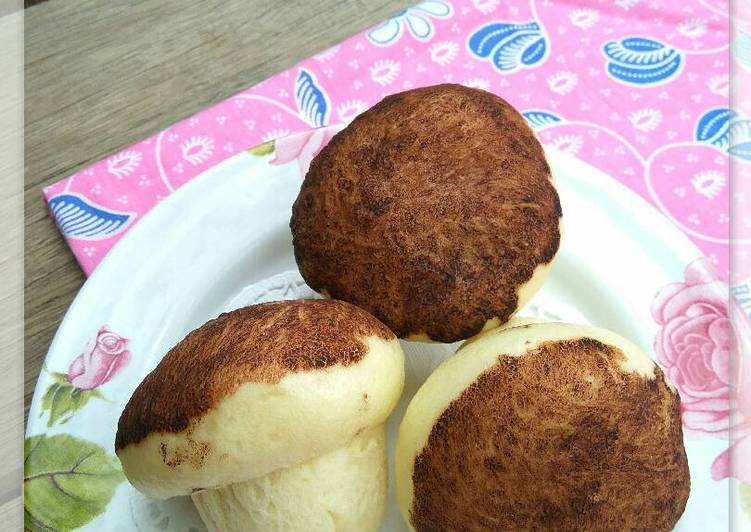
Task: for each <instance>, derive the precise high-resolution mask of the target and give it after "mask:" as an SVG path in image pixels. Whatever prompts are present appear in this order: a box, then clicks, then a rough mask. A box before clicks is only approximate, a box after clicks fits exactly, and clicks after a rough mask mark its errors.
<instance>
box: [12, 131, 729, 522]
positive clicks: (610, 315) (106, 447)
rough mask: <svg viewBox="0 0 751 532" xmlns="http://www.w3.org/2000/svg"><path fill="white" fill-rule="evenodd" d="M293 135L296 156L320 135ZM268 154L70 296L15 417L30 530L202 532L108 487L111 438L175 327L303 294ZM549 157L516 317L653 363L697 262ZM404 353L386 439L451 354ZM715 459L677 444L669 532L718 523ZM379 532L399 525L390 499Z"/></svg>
mask: <svg viewBox="0 0 751 532" xmlns="http://www.w3.org/2000/svg"><path fill="white" fill-rule="evenodd" d="M303 135H307V137H306V138H303V139H302V140H303V141H304V142H302V141H301V142H298V144H305V146H307V148H305V146H304V147H303V148H304V149H303V150H302V151H303V152H305V150H306V149H307V150H308V152H309V151H310V150H311V149H313V148H316V146H315V145H314V144H310V143H315V142H322V141H321V140H319V141H316V138H319V139H322V138H328V137H327V136H322V135H321V134H318V133H316V134H312V135H311V134H310V133H307V134H303ZM300 138H301V137H298V141H299V140H300ZM293 140H294V139H293ZM280 142H281V143H284V142H285V141H280ZM306 143H307V144H306ZM279 145H280V144H277V146H279ZM271 149H272V146H267V149H261V150H255V153H251V151H248V152H242V153H240V154H238V155H236V156H234V157H232V158H231V159H229V160H226V161H225V162H223V163H221V164H219V165H217V166H215V167H214V168H212V169H210V170H208V171H207V172H206V173H205V174H203V175H202V176H200V177H199V178H197V179H195V180H193V181H192V182H190V183H189V184H187V185H185V186H184V187H183V188H181V189H180V190H179V191H178V192H177V193H175V194H174V195H172V196H170V197H169V198H167V199H166V200H165V201H164V202H163V203H162V204H161V205H159V206H158V207H157V208H155V209H154V210H153V211H152V212H151V213H149V214H148V215H147V216H146V217H144V219H143V220H142V221H140V223H138V225H137V226H135V227H134V228H133V229H132V230H131V231H130V232H129V233H128V234H127V235H126V236H125V237H124V238H123V239H122V240H121V241H120V242H119V244H118V245H117V246H116V247H115V248H114V249H113V250H112V252H111V253H110V254H109V255H108V256H107V258H106V259H105V260H104V261H103V262H102V263H101V265H100V266H99V267H98V269H97V270H96V271H95V272H94V274H93V275H92V276H91V277H90V278H89V280H88V281H87V282H86V284H85V285H84V287H83V288H82V289H81V291H80V293H79V294H78V297H77V298H76V300H75V301H74V303H73V304H72V305H71V307H70V309H69V311H68V313H67V315H66V316H65V319H64V320H63V323H62V325H61V326H60V329H59V330H58V332H57V335H56V336H55V339H54V341H53V343H52V346H51V347H50V351H49V354H48V356H47V360H46V364H45V370H44V371H43V372H42V375H41V376H40V378H39V382H38V384H37V388H36V394H35V396H34V400H33V403H32V407H31V412H30V415H29V422H28V428H27V449H26V455H27V456H26V479H25V482H24V490H25V495H26V518H27V521H26V523H27V526H28V527H30V528H31V529H32V530H49V529H53V530H54V529H59V530H64V529H74V528H76V527H79V526H84V527H85V528H86V529H87V530H98V531H102V530H122V531H130V530H142V531H146V530H174V531H186V530H195V531H201V530H204V527H203V525H202V524H201V521H200V519H199V518H198V515H197V514H196V512H195V511H194V510H193V508H192V504H191V503H190V501H189V500H187V499H182V498H178V499H172V500H169V501H157V500H150V499H148V498H146V497H144V496H142V495H140V494H139V493H137V492H136V491H135V490H134V489H133V488H131V486H130V485H129V484H128V483H127V482H126V481H124V480H123V477H122V475H121V474H120V473H119V464H118V462H117V459H116V458H115V457H114V443H113V442H114V434H115V430H116V424H117V419H118V417H119V414H120V412H121V410H122V408H123V407H124V405H125V403H126V402H127V400H128V398H129V397H130V395H131V393H132V392H133V390H134V389H135V387H136V386H137V385H138V383H139V382H140V381H141V379H142V378H143V377H144V375H146V373H147V372H149V371H150V370H151V369H153V368H154V366H155V365H156V364H157V363H158V362H159V360H160V359H161V357H162V356H163V354H164V353H165V352H166V351H167V350H168V349H169V348H170V347H172V346H173V345H174V344H175V343H176V342H178V341H179V340H180V339H182V338H183V336H184V335H185V334H186V333H187V332H188V331H190V330H192V329H194V328H196V327H198V326H199V325H201V324H202V323H204V322H205V321H207V320H208V319H210V318H212V317H215V316H216V315H218V314H219V313H221V312H222V311H224V310H227V309H229V308H235V307H238V306H241V305H244V304H248V303H252V302H256V301H262V300H271V299H281V298H294V297H301V296H305V295H309V294H310V290H309V288H307V287H306V286H305V285H304V283H303V282H302V280H301V278H300V277H299V274H298V273H297V269H296V265H295V261H294V258H293V254H292V245H291V234H290V230H289V218H290V212H291V205H292V202H293V200H294V198H295V197H296V195H297V192H298V189H299V186H300V183H301V180H302V176H301V167H304V166H305V165H306V159H305V154H304V153H303V155H302V157H303V159H301V160H292V161H290V162H288V163H285V164H280V162H281V161H280V159H281V158H280V157H279V156H278V153H274V152H273V151H271ZM264 152H266V153H264ZM307 157H310V154H308V156H307ZM549 161H550V163H551V167H552V168H553V173H554V175H555V178H556V181H557V183H558V186H559V190H560V196H561V201H562V205H563V212H564V223H565V231H564V236H563V241H562V247H561V251H560V254H559V256H558V258H557V261H556V263H555V265H554V267H553V269H552V272H551V274H550V276H549V279H548V281H547V282H546V284H545V285H544V287H543V289H542V290H541V291H540V293H539V294H538V295H537V296H536V297H535V298H534V299H533V301H532V302H531V303H530V305H528V306H527V308H525V309H524V310H523V311H522V312H521V313H520V315H538V316H543V317H546V318H552V319H561V320H565V321H573V322H589V323H592V324H595V325H599V326H603V327H608V328H610V329H612V330H614V331H616V332H618V333H620V334H622V335H624V336H626V337H628V338H630V339H631V340H633V341H634V342H635V343H637V344H638V345H640V346H641V347H642V348H644V349H645V350H646V351H647V352H650V353H651V352H653V350H652V345H653V342H654V339H655V335H656V334H657V332H658V328H659V325H658V324H657V323H655V321H654V320H653V318H652V315H651V313H650V305H651V303H652V301H653V299H654V297H655V294H657V292H658V291H659V290H660V289H661V288H663V287H664V286H665V285H667V284H668V283H671V282H674V281H681V280H682V279H683V272H684V268H685V267H686V265H687V264H688V263H690V262H691V261H693V260H695V259H697V258H698V257H700V256H701V254H700V252H699V251H698V250H697V249H696V248H695V247H694V246H693V245H692V244H691V243H690V242H689V241H688V239H687V238H686V237H685V236H684V235H683V234H682V233H681V232H679V231H678V230H677V229H676V228H674V227H673V226H672V225H670V224H669V222H667V221H666V219H665V218H664V217H663V216H661V215H660V214H658V213H657V211H656V210H654V209H653V208H652V207H651V206H649V205H648V204H647V203H645V202H644V201H643V200H642V199H640V198H639V197H638V196H637V195H635V194H634V193H632V192H631V191H629V190H628V189H626V188H625V187H623V186H622V185H620V184H619V183H617V182H616V181H614V180H613V179H612V178H610V177H608V176H607V175H604V174H603V173H601V172H600V171H598V170H596V169H594V168H592V167H590V166H588V165H586V164H585V163H583V162H581V161H578V160H576V159H574V158H572V157H570V156H567V155H564V154H560V153H555V152H549ZM102 327H106V329H102ZM404 347H405V351H406V353H407V355H408V362H407V384H406V389H405V393H404V397H403V399H402V401H401V403H400V405H399V407H398V408H397V410H396V411H395V412H394V414H393V415H392V420H391V422H390V424H389V430H390V436H391V438H392V440H393V434H394V429H395V427H396V426H397V425H398V421H399V420H400V419H401V416H402V414H403V412H404V408H405V406H406V404H407V402H408V401H409V399H410V398H411V397H412V395H413V394H414V393H415V391H416V389H417V388H418V386H419V385H420V383H421V382H422V381H423V380H424V379H425V378H426V376H427V375H428V374H429V373H430V371H431V370H432V369H433V368H434V367H435V366H436V365H437V364H438V363H439V362H440V361H441V360H442V359H443V358H445V357H446V356H448V355H449V354H450V353H452V352H453V348H454V346H444V345H436V344H433V345H427V344H415V343H408V342H405V343H404ZM391 443H392V444H393V441H392V442H391ZM726 448H727V441H726V440H724V441H723V440H722V439H718V438H712V437H699V438H689V437H688V436H687V437H686V450H687V453H688V458H689V463H690V468H691V496H690V499H689V501H688V505H687V508H686V511H685V513H684V515H683V518H682V519H681V521H680V523H679V524H678V527H677V529H678V530H696V531H702V532H703V531H707V530H714V529H719V528H718V527H720V528H725V523H727V522H728V484H727V481H722V482H717V481H714V480H712V479H711V478H710V466H711V464H712V462H713V460H714V459H715V457H716V456H717V455H718V454H720V453H721V452H722V451H724V450H725V449H726ZM392 492H393V486H392ZM45 526H46V527H48V528H44V527H45ZM383 530H389V531H397V530H399V531H401V530H406V527H405V526H404V524H403V522H402V518H401V516H400V515H399V512H398V509H397V507H396V505H395V503H394V499H393V496H392V498H391V499H390V503H389V507H388V509H387V512H386V516H385V519H384V525H383Z"/></svg>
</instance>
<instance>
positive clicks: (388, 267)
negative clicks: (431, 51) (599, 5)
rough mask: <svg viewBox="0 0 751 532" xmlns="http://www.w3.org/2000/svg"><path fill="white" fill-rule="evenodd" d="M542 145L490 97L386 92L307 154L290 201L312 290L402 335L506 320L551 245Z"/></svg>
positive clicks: (555, 222) (469, 331)
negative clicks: (307, 161) (307, 160)
mask: <svg viewBox="0 0 751 532" xmlns="http://www.w3.org/2000/svg"><path fill="white" fill-rule="evenodd" d="M560 218H561V205H560V201H559V198H558V194H557V193H556V190H555V187H554V185H553V182H552V179H551V173H550V168H549V167H548V164H547V162H546V160H545V156H544V153H543V150H542V147H541V146H540V143H539V142H538V141H537V139H536V138H535V136H534V134H533V132H532V131H531V129H530V128H529V126H528V125H527V123H526V121H525V120H524V118H523V117H522V116H521V115H520V114H519V112H517V111H516V110H515V109H514V108H513V107H512V106H511V105H509V104H508V103H507V102H506V101H504V100H503V99H502V98H499V97H498V96H495V95H493V94H490V93H488V92H485V91H481V90H477V89H470V88H467V87H463V86H461V85H437V86H432V87H425V88H420V89H415V90H411V91H407V92H403V93H400V94H395V95H392V96H388V97H386V98H385V99H383V100H382V101H381V102H380V103H378V104H377V105H375V106H374V107H373V108H371V109H370V110H368V111H366V112H365V113H363V114H361V115H360V116H358V117H357V118H356V119H355V120H354V121H353V122H352V123H351V124H350V125H349V126H348V127H347V128H345V129H344V130H343V131H341V132H339V133H338V134H337V135H335V136H334V138H333V139H332V140H331V142H330V143H329V144H328V145H327V146H326V147H325V148H324V149H323V150H322V151H321V152H320V154H319V155H318V156H317V157H316V158H315V159H314V160H313V162H312V164H311V166H310V170H309V171H308V173H307V175H306V177H305V180H304V182H303V185H302V188H301V191H300V194H299V196H298V198H297V200H296V201H295V203H294V205H293V210H292V220H291V223H290V226H291V229H292V235H293V244H294V250H295V258H296V260H297V264H298V266H299V268H300V271H301V272H302V275H303V277H304V278H305V280H306V281H307V283H308V284H309V285H310V286H311V287H312V288H313V289H315V290H317V291H319V292H325V293H327V294H329V295H330V296H331V297H334V298H337V299H343V300H346V301H349V302H351V303H354V304H355V305H358V306H360V307H362V308H364V309H366V310H368V311H369V312H370V313H371V314H373V315H374V316H376V317H377V318H378V319H379V320H381V321H382V322H383V323H385V324H386V325H388V326H389V327H390V328H391V329H392V330H393V331H394V332H395V333H396V334H397V336H399V337H402V338H406V337H410V336H423V337H425V336H427V337H428V338H429V339H432V340H437V341H441V342H453V341H457V340H461V339H464V338H467V337H469V336H472V335H473V334H476V333H478V332H479V331H480V330H482V329H483V327H484V326H485V325H486V323H488V322H489V321H490V320H493V319H495V322H497V323H499V324H500V323H503V322H505V321H507V320H508V319H509V318H510V317H511V316H512V315H513V313H514V312H515V311H516V310H517V309H518V306H519V291H520V289H521V287H522V286H523V285H524V284H525V283H527V282H528V281H530V279H532V277H533V275H535V273H536V271H537V270H538V267H541V266H546V265H548V264H549V263H550V262H551V261H552V260H553V258H554V256H555V254H556V252H557V251H558V247H559V240H560V231H559V222H560Z"/></svg>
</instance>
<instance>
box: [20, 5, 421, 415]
mask: <svg viewBox="0 0 751 532" xmlns="http://www.w3.org/2000/svg"><path fill="white" fill-rule="evenodd" d="M410 3H411V2H409V1H408V0H380V1H377V2H373V1H369V0H315V1H310V0H286V1H284V2H269V1H263V0H203V1H201V2H185V1H184V0H151V1H136V0H123V1H118V2H114V1H111V0H109V1H108V0H49V1H47V2H44V3H41V4H38V5H34V6H33V7H30V8H28V9H27V10H26V21H25V45H26V51H25V66H26V71H25V94H26V100H25V170H26V177H25V190H24V204H25V224H24V225H25V252H24V255H25V267H24V269H25V296H24V299H25V310H24V312H25V331H24V337H25V374H24V395H25V397H24V398H25V402H24V404H25V417H24V419H26V416H27V415H28V407H29V403H30V401H31V396H32V394H33V391H34V385H35V383H36V380H37V375H38V374H39V370H40V367H41V364H42V361H43V360H44V356H45V355H46V353H47V348H48V347H49V344H50V341H51V340H52V337H53V335H54V333H55V331H56V330H57V327H58V325H59V324H60V320H61V319H62V317H63V314H64V313H65V310H66V309H67V308H68V305H70V302H71V301H72V300H73V297H74V296H75V295H76V292H77V291H78V289H79V288H80V287H81V284H82V283H83V282H84V276H83V274H82V272H81V270H80V268H79V267H78V265H77V263H76V262H75V260H74V258H73V255H72V254H71V252H70V251H69V250H68V248H67V246H66V245H65V242H64V241H63V239H62V237H61V236H60V234H59V232H58V231H57V230H56V228H55V227H54V225H53V223H52V221H51V219H50V218H49V216H48V215H47V211H46V210H45V207H44V204H43V202H42V198H41V189H42V187H43V186H45V185H48V184H50V183H54V182H55V181H57V180H59V179H61V178H64V177H66V176H68V175H70V174H71V173H73V172H75V171H77V170H78V169H79V168H81V167H82V166H86V165H87V164H89V163H92V162H95V161H96V160H98V159H101V158H102V157H104V156H106V155H108V154H109V153H111V152H113V151H115V150H117V149H119V148H122V147H125V146H127V145H129V144H131V143H133V142H136V141H138V140H141V139H142V138H143V137H146V136H148V135H150V134H152V133H154V132H156V131H158V130H160V129H163V128H164V127H166V126H168V125H170V124H171V123H173V122H175V121H177V120H179V119H181V118H184V117H185V116H188V115H190V114H192V113H194V112H196V111H199V110H201V109H203V108H205V107H207V106H209V105H211V104H212V103H214V102H217V101H220V100H222V99H224V98H226V97H228V96H231V95H232V94H234V93H236V92H238V91H239V90H241V89H243V88H245V87H248V86H250V85H253V84H255V83H257V82H259V81H261V80H263V79H265V78H267V77H269V76H271V75H273V74H274V73H276V72H278V71H280V70H283V69H286V68H288V67H290V66H292V65H294V64H295V63H297V62H298V61H300V60H302V59H305V58H306V57H308V56H310V55H312V54H314V53H316V52H318V51H320V50H323V49H325V48H327V47H329V46H332V45H334V44H336V43H337V42H339V41H341V40H343V39H344V38H346V37H348V36H350V35H352V34H354V33H357V32H359V31H361V30H363V29H365V28H367V27H369V26H372V25H373V24H376V23H377V22H379V21H381V20H382V19H384V18H386V17H387V16H388V15H390V14H391V13H393V12H395V11H397V10H399V9H401V8H403V7H404V6H406V5H408V4H410Z"/></svg>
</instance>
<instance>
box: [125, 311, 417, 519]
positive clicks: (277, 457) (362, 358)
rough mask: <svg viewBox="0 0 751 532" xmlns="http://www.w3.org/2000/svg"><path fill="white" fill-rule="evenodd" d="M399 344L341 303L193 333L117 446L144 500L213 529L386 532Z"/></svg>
mask: <svg viewBox="0 0 751 532" xmlns="http://www.w3.org/2000/svg"><path fill="white" fill-rule="evenodd" d="M403 384H404V354H403V352H402V350H401V347H400V346H399V343H398V340H397V339H396V337H395V336H394V334H393V333H392V332H391V331H389V329H387V328H386V327H385V326H384V325H383V324H382V323H381V322H379V321H378V320H376V319H375V318H374V317H372V316H370V315H369V314H368V313H366V312H365V311H363V310H361V309H359V308H357V307H355V306H353V305H350V304H348V303H344V302H341V301H335V300H324V301H321V300H308V301H283V302H275V303H264V304H260V305H254V306H250V307H246V308H242V309H239V310H235V311H233V312H229V313H226V314H222V315H221V316H219V317H218V318H216V319H214V320H211V321H209V322H208V323H206V324H205V325H203V326H201V327H200V328H198V329H196V330H195V331H193V332H191V333H190V334H188V336H187V337H185V339H184V340H182V341H181V342H180V343H178V344H177V345H176V346H175V347H174V348H173V349H172V350H170V352H169V353H167V355H166V356H165V357H164V359H163V360H162V361H161V362H160V363H159V365H158V366H157V367H156V369H154V371H152V372H151V373H150V374H149V375H147V376H146V378H145V379H144V380H143V382H142V383H141V384H140V385H139V386H138V388H137V389H136V391H135V393H134V394H133V396H132V397H131V399H130V401H129V402H128V404H127V406H126V407H125V411H124V412H123V413H122V416H121V417H120V422H119V424H118V429H117V437H116V441H115V448H116V452H117V455H118V457H119V458H120V461H121V462H122V465H123V471H124V472H125V475H126V476H127V477H128V480H129V481H130V482H131V483H132V484H133V485H134V486H135V487H136V488H137V489H138V490H140V491H142V492H143V493H145V494H147V495H150V496H153V497H158V498H168V497H173V496H175V495H188V494H190V495H192V499H193V502H194V503H195V505H196V507H197V509H198V512H199V513H200V515H201V517H202V519H203V520H204V522H205V523H206V525H207V527H208V529H209V530H212V531H214V530H221V531H222V532H232V531H240V530H242V531H248V530H258V531H264V532H265V531H273V530H285V531H309V530H316V531H318V530H321V531H324V530H330V531H334V530H337V531H339V530H342V531H361V530H367V531H370V530H376V529H377V528H378V526H379V523H380V521H381V517H382V514H383V510H384V505H385V500H386V490H387V482H386V481H387V465H386V443H385V428H384V421H385V420H386V418H387V417H388V415H389V414H390V413H391V410H392V409H393V408H394V406H395V405H396V403H397V401H398V400H399V397H400V395H401V392H402V387H403Z"/></svg>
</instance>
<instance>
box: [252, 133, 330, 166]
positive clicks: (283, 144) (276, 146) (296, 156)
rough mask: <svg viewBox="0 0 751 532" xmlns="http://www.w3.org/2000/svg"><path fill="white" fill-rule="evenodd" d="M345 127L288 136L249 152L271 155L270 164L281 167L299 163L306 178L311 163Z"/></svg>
mask: <svg viewBox="0 0 751 532" xmlns="http://www.w3.org/2000/svg"><path fill="white" fill-rule="evenodd" d="M343 127H344V126H343V125H339V124H338V125H335V126H327V127H320V128H316V129H311V130H309V131H304V132H302V133H296V134H294V135H288V136H286V137H282V138H279V139H276V140H272V141H269V142H265V143H263V144H261V145H259V146H256V147H254V148H251V149H249V150H248V152H249V153H251V154H252V155H270V154H273V157H272V158H271V159H270V160H269V163H270V164H273V165H275V166H279V165H282V164H286V163H289V162H292V161H297V165H298V167H299V168H300V175H302V176H304V175H305V174H306V173H307V172H308V168H309V167H310V163H311V162H312V161H313V158H314V157H315V156H316V155H318V153H319V152H320V151H321V150H322V149H323V148H324V146H326V145H327V144H328V143H329V141H330V140H331V139H332V138H333V137H334V135H336V133H338V132H339V131H340V130H341V129H342V128H343Z"/></svg>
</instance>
